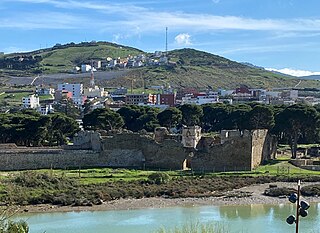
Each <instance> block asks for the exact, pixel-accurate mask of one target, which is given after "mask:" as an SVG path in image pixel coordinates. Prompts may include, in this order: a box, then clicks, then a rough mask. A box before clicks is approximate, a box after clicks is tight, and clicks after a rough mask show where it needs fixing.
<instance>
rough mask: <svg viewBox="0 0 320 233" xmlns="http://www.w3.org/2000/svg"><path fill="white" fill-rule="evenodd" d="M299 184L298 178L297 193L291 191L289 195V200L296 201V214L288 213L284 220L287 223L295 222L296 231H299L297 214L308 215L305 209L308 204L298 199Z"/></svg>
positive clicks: (297, 232)
mask: <svg viewBox="0 0 320 233" xmlns="http://www.w3.org/2000/svg"><path fill="white" fill-rule="evenodd" d="M300 186H301V181H300V180H298V192H297V193H292V194H291V195H290V196H289V201H290V202H291V203H297V208H296V216H297V217H295V216H294V215H290V216H289V217H288V218H287V220H286V222H287V223H288V224H290V225H291V224H293V223H295V224H296V233H299V216H301V217H307V216H308V211H307V209H309V207H310V205H309V203H308V202H305V201H300Z"/></svg>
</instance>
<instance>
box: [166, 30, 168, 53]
mask: <svg viewBox="0 0 320 233" xmlns="http://www.w3.org/2000/svg"><path fill="white" fill-rule="evenodd" d="M166 56H167V57H168V27H166Z"/></svg>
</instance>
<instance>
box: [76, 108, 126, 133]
mask: <svg viewBox="0 0 320 233" xmlns="http://www.w3.org/2000/svg"><path fill="white" fill-rule="evenodd" d="M82 121H83V127H84V128H85V129H86V130H114V129H119V128H121V127H122V126H123V125H124V121H123V119H122V117H121V116H120V114H119V113H117V112H114V111H112V110H110V109H102V108H98V109H95V110H93V111H92V112H90V113H88V114H86V115H84V117H83V119H82Z"/></svg>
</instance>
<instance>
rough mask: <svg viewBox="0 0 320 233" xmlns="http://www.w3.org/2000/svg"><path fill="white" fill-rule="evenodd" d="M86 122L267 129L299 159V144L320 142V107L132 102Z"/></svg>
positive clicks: (110, 126) (91, 126)
mask: <svg viewBox="0 0 320 233" xmlns="http://www.w3.org/2000/svg"><path fill="white" fill-rule="evenodd" d="M83 125H84V128H85V129H87V130H114V129H121V128H125V129H128V130H131V131H134V132H138V131H140V130H146V131H149V132H152V131H154V129H155V128H156V127H159V126H163V127H167V128H168V129H173V128H174V129H179V128H181V127H182V125H188V126H191V125H199V126H201V127H202V130H203V131H204V132H207V133H210V132H217V131H221V130H223V129H229V130H233V129H236V130H239V131H243V130H253V129H268V130H269V134H270V135H274V136H276V138H277V139H278V142H279V143H283V144H288V145H290V147H291V152H292V157H293V158H296V152H297V145H298V143H317V142H319V139H320V137H319V135H320V134H319V132H320V131H319V129H320V127H319V126H320V106H315V107H312V106H308V105H291V106H284V105H279V106H270V105H262V104H257V103H252V104H238V105H229V104H223V103H217V104H205V105H201V106H199V105H191V104H185V105H182V106H179V107H171V108H168V109H166V110H164V111H160V110H159V109H157V108H150V107H145V106H136V105H132V106H125V107H122V108H121V109H119V110H118V111H117V112H114V111H112V110H110V109H95V110H94V111H92V112H90V113H87V114H86V115H84V118H83Z"/></svg>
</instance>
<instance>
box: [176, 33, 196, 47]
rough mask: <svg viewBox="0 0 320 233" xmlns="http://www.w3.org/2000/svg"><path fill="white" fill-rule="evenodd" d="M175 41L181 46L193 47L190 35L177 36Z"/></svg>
mask: <svg viewBox="0 0 320 233" xmlns="http://www.w3.org/2000/svg"><path fill="white" fill-rule="evenodd" d="M174 39H175V42H176V43H177V44H178V45H180V46H188V45H192V43H191V36H190V35H189V34H188V33H181V34H179V35H177V36H176V37H175V38H174Z"/></svg>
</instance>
